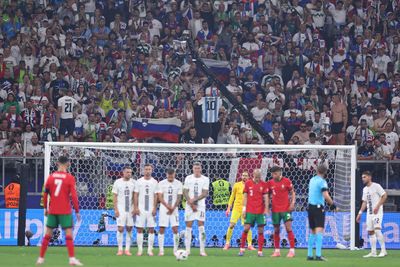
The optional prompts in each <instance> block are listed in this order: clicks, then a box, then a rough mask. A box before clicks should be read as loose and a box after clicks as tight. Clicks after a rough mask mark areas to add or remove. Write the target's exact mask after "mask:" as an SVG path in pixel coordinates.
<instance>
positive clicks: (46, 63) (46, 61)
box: [39, 46, 60, 71]
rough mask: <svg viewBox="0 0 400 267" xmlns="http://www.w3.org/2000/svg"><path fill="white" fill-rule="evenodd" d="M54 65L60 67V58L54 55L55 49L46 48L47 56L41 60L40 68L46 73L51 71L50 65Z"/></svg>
mask: <svg viewBox="0 0 400 267" xmlns="http://www.w3.org/2000/svg"><path fill="white" fill-rule="evenodd" d="M52 63H54V64H56V66H57V67H60V62H59V61H58V58H57V57H56V56H54V55H53V48H52V47H51V46H47V47H46V55H44V56H43V57H42V58H41V59H40V64H39V67H41V68H43V70H44V71H49V68H50V65H51V64H52Z"/></svg>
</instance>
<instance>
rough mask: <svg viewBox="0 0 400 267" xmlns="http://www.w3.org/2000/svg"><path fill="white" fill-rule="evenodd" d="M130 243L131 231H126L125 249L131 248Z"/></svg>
mask: <svg viewBox="0 0 400 267" xmlns="http://www.w3.org/2000/svg"><path fill="white" fill-rule="evenodd" d="M131 244H132V232H126V244H125V251H129V250H130V249H131Z"/></svg>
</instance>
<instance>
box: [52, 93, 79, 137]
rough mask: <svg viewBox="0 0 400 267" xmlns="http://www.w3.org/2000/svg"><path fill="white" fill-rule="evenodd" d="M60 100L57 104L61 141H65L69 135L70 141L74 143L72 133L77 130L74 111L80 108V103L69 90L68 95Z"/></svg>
mask: <svg viewBox="0 0 400 267" xmlns="http://www.w3.org/2000/svg"><path fill="white" fill-rule="evenodd" d="M60 93H61V94H64V96H63V97H61V98H60V99H58V102H57V121H58V123H59V132H60V141H64V137H65V135H66V134H68V140H69V141H72V133H73V132H74V130H75V120H74V109H75V108H77V107H80V104H79V103H78V101H76V100H75V98H73V97H72V90H71V89H68V90H67V94H65V92H64V91H60Z"/></svg>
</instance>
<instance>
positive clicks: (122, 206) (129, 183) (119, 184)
mask: <svg viewBox="0 0 400 267" xmlns="http://www.w3.org/2000/svg"><path fill="white" fill-rule="evenodd" d="M135 186H136V181H135V180H133V179H132V168H131V167H129V166H126V167H124V168H123V170H122V178H120V179H118V180H116V181H115V182H114V185H113V188H112V193H113V195H114V198H113V203H114V213H115V217H116V218H117V226H118V230H117V242H118V253H117V255H118V256H121V255H123V251H122V243H123V239H124V228H125V229H126V243H125V255H127V256H131V255H132V254H131V252H130V248H131V243H132V241H131V240H132V228H133V226H134V223H133V193H134V190H135Z"/></svg>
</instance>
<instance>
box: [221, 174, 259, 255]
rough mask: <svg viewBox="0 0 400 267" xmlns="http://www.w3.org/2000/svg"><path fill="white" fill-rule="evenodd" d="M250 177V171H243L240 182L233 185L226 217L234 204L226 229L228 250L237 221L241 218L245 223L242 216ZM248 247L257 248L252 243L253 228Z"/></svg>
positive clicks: (226, 246) (249, 234)
mask: <svg viewBox="0 0 400 267" xmlns="http://www.w3.org/2000/svg"><path fill="white" fill-rule="evenodd" d="M247 179H249V173H248V172H247V171H243V172H242V180H241V181H240V182H237V183H235V184H234V185H233V189H232V194H231V196H230V198H229V203H228V208H227V209H226V217H228V216H229V214H230V213H231V208H232V204H233V209H232V215H231V220H230V222H229V228H228V230H227V231H226V244H225V246H224V250H228V249H229V248H230V246H231V238H232V234H233V229H234V228H235V225H236V223H237V222H238V220H239V219H240V220H241V222H242V225H243V224H244V218H242V210H243V189H244V183H245V182H246V181H247ZM247 246H248V247H247V248H248V249H249V250H255V248H254V247H253V245H252V234H251V230H250V231H249V233H248V235H247Z"/></svg>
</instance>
